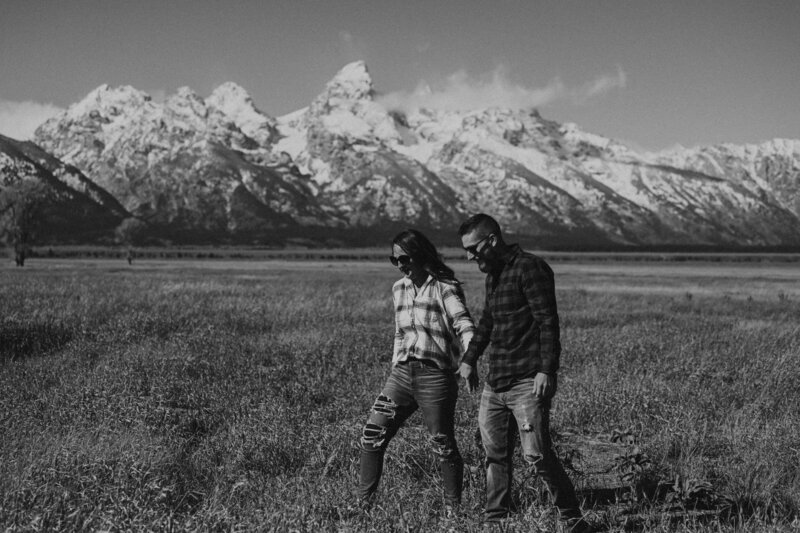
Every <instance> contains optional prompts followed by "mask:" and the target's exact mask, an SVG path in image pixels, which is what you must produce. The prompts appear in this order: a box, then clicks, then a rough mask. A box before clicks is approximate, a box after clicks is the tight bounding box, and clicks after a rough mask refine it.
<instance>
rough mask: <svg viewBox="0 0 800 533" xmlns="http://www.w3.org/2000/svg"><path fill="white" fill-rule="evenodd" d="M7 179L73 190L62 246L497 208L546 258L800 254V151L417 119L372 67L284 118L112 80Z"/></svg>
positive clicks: (384, 226) (504, 118) (310, 235)
mask: <svg viewBox="0 0 800 533" xmlns="http://www.w3.org/2000/svg"><path fill="white" fill-rule="evenodd" d="M653 127H658V125H657V124H654V125H653ZM0 172H2V181H0V184H1V186H2V187H9V186H12V185H14V184H15V183H17V182H19V181H21V180H39V181H42V182H44V183H45V184H46V185H47V187H49V188H52V189H54V190H56V191H57V192H58V193H59V201H60V202H62V203H63V208H62V209H61V216H59V217H58V227H57V228H53V229H51V230H50V232H49V233H47V234H46V235H45V238H46V237H47V236H48V235H49V236H50V237H51V240H56V239H63V238H64V237H65V236H69V239H70V240H71V241H73V242H74V241H102V240H103V239H108V238H110V236H111V235H113V231H114V229H115V227H117V226H118V225H119V224H120V223H122V221H123V220H124V219H126V218H131V217H135V218H136V219H139V220H140V221H141V222H142V223H143V224H144V225H145V227H146V233H147V234H148V235H149V236H150V237H151V238H153V239H160V240H162V242H172V243H209V244H220V243H229V242H233V243H248V244H250V243H264V244H282V243H285V242H287V241H292V240H294V241H300V242H307V243H309V244H317V245H344V244H348V245H354V244H355V245H366V244H376V243H379V242H383V241H384V240H385V237H386V235H388V234H391V233H392V232H394V231H396V230H397V228H400V227H405V226H414V227H419V228H424V229H427V230H430V231H433V232H441V233H442V234H443V235H450V236H451V237H452V235H454V234H455V229H456V228H457V226H458V224H459V223H460V221H462V220H463V219H464V218H465V217H466V216H468V215H469V214H471V213H475V212H481V211H483V212H488V213H492V214H494V215H496V216H497V218H498V219H499V220H500V222H501V223H502V224H503V225H504V226H505V227H507V228H508V230H509V232H511V233H515V234H517V235H518V236H522V237H525V238H529V239H530V240H535V241H537V242H539V243H541V244H544V245H550V246H563V247H574V248H583V247H590V248H591V247H593V248H597V247H613V246H631V245H632V246H663V245H676V246H696V245H705V246H716V247H740V246H747V247H792V246H798V245H800V140H796V139H774V140H772V141H769V142H764V143H762V144H754V145H734V144H722V145H717V146H707V147H701V148H692V149H681V148H676V149H672V150H669V151H662V152H657V153H651V152H647V153H645V152H642V151H636V150H634V149H632V148H630V147H628V146H626V145H625V144H623V143H621V142H618V141H615V140H614V139H609V138H606V137H603V136H601V135H597V134H594V133H590V132H586V131H583V130H582V129H581V127H580V126H579V125H577V124H572V123H559V122H558V121H557V117H552V119H551V118H545V117H543V116H542V115H540V113H539V112H538V111H537V110H536V109H533V108H531V109H528V110H511V109H504V108H497V107H490V108H483V109H475V110H470V111H443V110H428V109H425V108H421V109H415V110H412V111H404V110H402V109H399V108H392V106H391V105H389V104H388V103H387V102H386V101H385V100H383V99H382V98H381V97H380V96H379V95H378V93H377V92H376V88H375V87H374V85H373V80H372V78H371V77H370V74H369V72H368V69H367V66H366V65H365V63H364V62H361V61H359V62H354V63H351V64H348V65H346V66H345V67H344V68H342V69H341V70H340V71H339V73H338V74H337V75H336V76H335V77H334V78H333V79H332V80H331V81H330V82H329V83H328V84H327V85H326V86H325V87H324V88H321V92H320V94H319V95H318V96H317V97H316V98H315V99H314V100H313V101H312V102H310V103H309V105H308V106H307V107H305V108H302V109H299V110H297V111H296V112H293V113H290V114H288V115H285V116H281V117H273V116H271V115H269V114H268V113H267V112H265V111H262V110H261V109H259V107H258V106H257V103H256V102H254V101H253V100H252V98H251V97H250V96H249V95H248V93H247V91H246V90H245V89H244V88H242V87H240V86H238V85H236V84H234V83H225V84H223V85H221V86H219V87H218V88H217V89H216V90H214V91H213V93H212V94H211V95H210V96H208V97H206V98H203V97H202V96H200V95H198V94H197V93H196V92H194V91H193V90H192V89H190V88H188V87H184V88H181V89H179V90H178V91H177V92H176V93H175V94H173V95H171V96H168V97H167V98H165V99H164V101H163V102H158V101H155V100H154V99H153V98H151V97H150V96H149V95H147V94H145V93H144V92H142V91H140V90H137V89H135V88H133V87H130V86H121V87H110V86H108V85H102V86H100V87H98V88H96V89H95V90H93V91H92V92H90V93H89V94H88V95H87V96H86V97H85V98H84V99H83V100H81V101H80V102H77V103H75V104H73V105H72V106H70V107H69V108H68V109H67V110H66V111H64V112H63V113H61V114H59V115H58V116H56V117H54V118H52V119H50V120H48V121H46V122H45V123H44V124H42V125H41V126H40V127H39V128H38V129H37V130H36V133H35V136H34V138H33V141H32V142H20V141H15V140H13V139H10V138H8V137H1V136H0ZM65 213H67V214H65ZM69 213H71V215H69Z"/></svg>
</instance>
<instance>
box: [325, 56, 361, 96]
mask: <svg viewBox="0 0 800 533" xmlns="http://www.w3.org/2000/svg"><path fill="white" fill-rule="evenodd" d="M373 96H374V89H373V85H372V77H371V76H370V75H369V71H368V70H367V65H366V63H364V62H363V61H355V62H353V63H350V64H348V65H345V66H344V68H342V69H341V70H340V71H339V72H338V73H337V74H336V75H335V76H334V77H333V79H331V81H329V82H328V84H327V85H326V86H325V91H324V92H323V93H322V94H321V95H320V98H324V99H325V100H328V101H330V102H331V103H334V102H333V101H335V100H361V99H368V100H371V99H372V97H373Z"/></svg>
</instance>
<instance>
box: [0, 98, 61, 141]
mask: <svg viewBox="0 0 800 533" xmlns="http://www.w3.org/2000/svg"><path fill="white" fill-rule="evenodd" d="M62 111H64V110H63V109H62V108H60V107H58V106H56V105H53V104H40V103H39V102H32V101H25V102H14V101H11V100H2V99H0V134H3V135H5V136H7V137H11V138H14V139H17V140H23V141H27V140H29V139H31V138H32V137H33V132H34V131H35V130H36V128H38V127H39V126H40V125H41V124H42V123H43V122H44V121H46V120H47V119H49V118H52V117H54V116H56V115H57V114H59V113H61V112H62Z"/></svg>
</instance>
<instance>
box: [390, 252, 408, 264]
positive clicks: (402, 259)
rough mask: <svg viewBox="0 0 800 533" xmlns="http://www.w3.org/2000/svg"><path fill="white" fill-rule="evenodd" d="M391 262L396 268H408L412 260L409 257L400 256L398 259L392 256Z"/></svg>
mask: <svg viewBox="0 0 800 533" xmlns="http://www.w3.org/2000/svg"><path fill="white" fill-rule="evenodd" d="M389 262H390V263H391V264H393V265H394V266H397V265H403V266H406V265H407V264H409V263H410V262H411V258H410V257H409V256H407V255H399V256H397V257H395V256H393V255H390V256H389Z"/></svg>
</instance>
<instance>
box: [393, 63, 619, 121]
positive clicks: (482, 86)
mask: <svg viewBox="0 0 800 533" xmlns="http://www.w3.org/2000/svg"><path fill="white" fill-rule="evenodd" d="M626 81H627V80H626V76H625V72H623V70H622V68H621V67H618V68H617V72H616V73H615V74H614V75H604V76H600V77H598V78H596V79H594V80H591V81H590V82H588V83H585V84H583V85H582V86H579V87H576V88H571V87H568V86H567V85H565V84H564V82H562V81H561V79H559V78H554V79H552V80H551V81H550V82H548V83H547V84H546V85H545V86H543V87H526V86H524V85H520V84H518V83H514V82H513V81H511V80H510V79H509V76H508V72H507V69H506V68H505V67H503V66H500V67H498V68H496V69H495V70H494V71H493V72H492V73H491V74H489V75H485V76H482V77H479V78H474V77H470V76H469V75H468V74H467V73H466V71H463V70H460V71H457V72H455V73H453V74H451V75H450V76H448V77H447V78H446V79H445V80H444V82H443V83H440V84H439V85H438V86H431V84H430V83H428V82H427V81H425V80H421V81H420V82H419V83H418V84H417V86H416V88H415V89H414V90H413V91H410V92H409V91H396V92H392V93H388V94H386V95H384V96H383V97H381V103H382V104H383V105H384V106H386V107H387V108H389V109H404V110H413V109H419V108H430V109H440V110H448V111H457V110H467V109H482V108H487V107H502V108H510V109H527V108H532V107H542V106H546V105H547V104H550V103H552V102H555V101H557V100H569V101H571V102H573V103H575V104H582V103H585V102H586V101H588V100H590V99H592V98H594V97H597V96H602V95H603V94H605V93H607V92H609V91H611V90H613V89H617V88H622V87H625V84H626Z"/></svg>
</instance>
